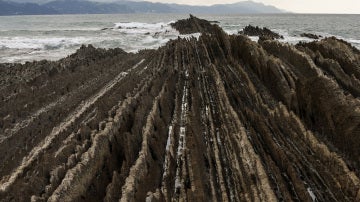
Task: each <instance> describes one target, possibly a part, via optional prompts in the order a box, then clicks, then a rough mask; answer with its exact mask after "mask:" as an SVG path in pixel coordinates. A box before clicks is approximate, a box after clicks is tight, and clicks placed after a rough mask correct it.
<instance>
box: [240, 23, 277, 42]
mask: <svg viewBox="0 0 360 202" xmlns="http://www.w3.org/2000/svg"><path fill="white" fill-rule="evenodd" d="M239 34H245V35H248V36H258V37H261V38H263V39H283V38H284V37H283V36H281V35H280V34H278V33H275V32H273V31H271V30H270V29H268V28H266V27H263V28H260V27H258V26H256V27H254V26H252V25H248V26H246V27H245V28H244V29H243V30H242V31H239Z"/></svg>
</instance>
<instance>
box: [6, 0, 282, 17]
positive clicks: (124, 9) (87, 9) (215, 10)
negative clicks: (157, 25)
mask: <svg viewBox="0 0 360 202" xmlns="http://www.w3.org/2000/svg"><path fill="white" fill-rule="evenodd" d="M17 1H20V0H17ZM27 1H32V2H39V3H29V2H27V3H19V2H11V1H3V0H0V15H36V14H38V15H43V14H110V13H197V14H199V13H200V14H204V13H207V14H237V13H239V14H249V13H283V11H281V10H280V9H278V8H276V7H274V6H267V5H264V4H262V3H256V2H252V1H243V2H238V3H234V4H217V5H213V6H190V5H180V4H163V3H152V2H146V1H140V2H139V1H117V2H108V3H104V2H95V1H86V0H55V1H50V2H47V0H27Z"/></svg>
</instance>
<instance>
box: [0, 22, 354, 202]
mask: <svg viewBox="0 0 360 202" xmlns="http://www.w3.org/2000/svg"><path fill="white" fill-rule="evenodd" d="M180 22H181V23H180V24H181V26H177V25H174V26H175V27H177V28H178V29H179V31H180V32H182V33H193V32H202V33H203V34H202V35H201V36H200V38H199V39H198V40H197V39H195V38H191V39H180V38H179V39H177V40H172V41H170V42H168V43H167V44H166V45H165V46H163V47H161V48H159V49H158V50H147V51H140V52H139V53H137V54H132V53H125V52H124V51H122V50H121V49H113V50H103V49H95V48H93V47H92V46H87V47H86V46H83V47H82V48H81V49H79V50H78V51H77V52H76V53H75V54H73V55H71V56H69V57H67V58H64V59H62V60H59V61H57V62H48V61H40V62H33V63H27V64H24V65H20V64H2V65H1V66H0V75H1V76H0V79H1V81H0V82H1V88H0V95H1V100H0V102H1V105H0V106H1V108H0V118H1V122H0V132H1V135H0V150H1V152H0V162H2V163H1V165H0V177H1V181H0V200H1V201H359V200H360V181H359V163H360V159H359V157H360V149H359V148H360V135H359V134H360V100H359V99H358V96H359V91H360V87H359V77H360V72H359V71H360V70H359V69H360V67H359V64H360V60H359V58H360V53H359V51H358V50H356V49H354V48H352V47H351V46H350V45H349V44H347V43H346V42H344V41H341V40H338V39H335V38H328V39H325V40H321V41H317V42H312V43H308V44H299V45H297V46H292V45H288V44H283V43H280V42H278V41H274V40H262V41H260V43H256V42H253V41H251V40H250V39H249V38H247V37H246V36H243V35H232V36H229V35H227V34H226V33H225V32H223V31H222V30H221V29H220V28H219V27H218V26H217V25H211V24H210V23H207V22H206V21H204V20H200V19H197V18H196V17H194V16H192V17H191V18H190V19H187V20H185V21H180Z"/></svg>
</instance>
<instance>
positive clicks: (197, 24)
mask: <svg viewBox="0 0 360 202" xmlns="http://www.w3.org/2000/svg"><path fill="white" fill-rule="evenodd" d="M171 26H172V27H173V28H174V29H176V30H178V31H179V32H180V34H193V33H198V32H199V33H208V34H211V33H213V32H214V30H216V29H221V28H220V27H219V26H218V25H216V24H215V25H213V24H211V23H210V22H209V21H207V20H203V19H199V18H197V17H195V16H193V15H190V18H188V19H183V20H179V21H177V22H175V23H171Z"/></svg>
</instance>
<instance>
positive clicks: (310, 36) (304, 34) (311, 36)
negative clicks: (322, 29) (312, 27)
mask: <svg viewBox="0 0 360 202" xmlns="http://www.w3.org/2000/svg"><path fill="white" fill-rule="evenodd" d="M300 36H302V37H307V38H310V39H320V38H321V37H322V36H321V35H316V34H311V33H302V34H300Z"/></svg>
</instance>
